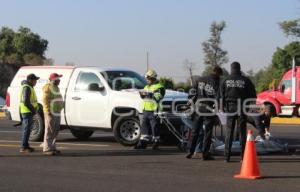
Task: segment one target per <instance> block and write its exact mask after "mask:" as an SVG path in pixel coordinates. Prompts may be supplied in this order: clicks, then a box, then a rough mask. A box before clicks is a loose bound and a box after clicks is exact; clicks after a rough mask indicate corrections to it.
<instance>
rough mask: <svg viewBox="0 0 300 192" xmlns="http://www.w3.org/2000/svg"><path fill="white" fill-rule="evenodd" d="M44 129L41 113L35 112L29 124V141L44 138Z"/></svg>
mask: <svg viewBox="0 0 300 192" xmlns="http://www.w3.org/2000/svg"><path fill="white" fill-rule="evenodd" d="M44 130H45V124H44V118H43V117H42V115H41V114H39V113H37V114H36V115H34V116H33V123H32V126H31V132H30V137H29V140H30V141H42V140H43V138H44Z"/></svg>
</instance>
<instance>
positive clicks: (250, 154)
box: [234, 130, 261, 179]
mask: <svg viewBox="0 0 300 192" xmlns="http://www.w3.org/2000/svg"><path fill="white" fill-rule="evenodd" d="M234 178H237V179H259V178H261V175H260V171H259V165H258V160H257V156H256V149H255V142H254V138H253V135H252V131H251V130H249V131H248V136H247V143H246V147H245V152H244V157H243V164H242V168H241V173H240V174H239V175H235V176H234Z"/></svg>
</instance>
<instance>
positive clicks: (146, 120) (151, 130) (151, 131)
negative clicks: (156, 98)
mask: <svg viewBox="0 0 300 192" xmlns="http://www.w3.org/2000/svg"><path fill="white" fill-rule="evenodd" d="M141 125H142V127H141V140H145V141H147V142H149V141H151V140H152V139H153V140H159V137H160V136H159V126H158V122H157V118H156V117H155V115H154V113H153V112H151V111H144V112H143V117H142V119H141Z"/></svg>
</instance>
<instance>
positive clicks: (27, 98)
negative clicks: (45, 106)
mask: <svg viewBox="0 0 300 192" xmlns="http://www.w3.org/2000/svg"><path fill="white" fill-rule="evenodd" d="M38 79H39V77H37V76H35V75H34V74H29V75H28V76H27V78H26V81H23V82H22V87H21V92H20V106H19V107H20V114H21V118H22V144H21V149H20V152H21V153H27V152H33V151H34V149H33V148H32V147H30V146H29V142H28V140H29V136H30V131H31V127H32V124H33V116H34V115H35V114H36V113H37V111H38V109H39V106H38V102H37V98H36V94H35V91H34V88H33V87H34V86H35V85H36V82H37V80H38Z"/></svg>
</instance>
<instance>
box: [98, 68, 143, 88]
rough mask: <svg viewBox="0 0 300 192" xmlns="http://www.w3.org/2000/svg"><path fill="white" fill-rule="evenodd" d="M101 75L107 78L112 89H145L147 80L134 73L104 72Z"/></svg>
mask: <svg viewBox="0 0 300 192" xmlns="http://www.w3.org/2000/svg"><path fill="white" fill-rule="evenodd" d="M101 75H102V76H103V77H104V78H105V80H106V81H107V83H108V85H109V86H110V88H111V89H113V90H116V91H120V90H123V89H143V88H144V87H145V85H146V83H147V82H146V80H145V79H144V78H143V77H142V76H141V75H139V74H137V73H135V72H133V71H104V72H101Z"/></svg>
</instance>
